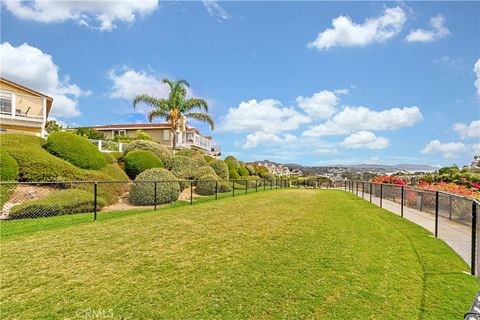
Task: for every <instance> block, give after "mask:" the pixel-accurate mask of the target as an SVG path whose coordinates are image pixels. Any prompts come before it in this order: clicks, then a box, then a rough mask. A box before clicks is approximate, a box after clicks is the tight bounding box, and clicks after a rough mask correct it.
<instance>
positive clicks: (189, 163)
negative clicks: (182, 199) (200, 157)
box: [171, 156, 201, 190]
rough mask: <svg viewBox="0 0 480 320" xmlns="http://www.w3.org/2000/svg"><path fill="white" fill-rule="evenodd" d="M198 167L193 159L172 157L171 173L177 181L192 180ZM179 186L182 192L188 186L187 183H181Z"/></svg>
mask: <svg viewBox="0 0 480 320" xmlns="http://www.w3.org/2000/svg"><path fill="white" fill-rule="evenodd" d="M200 167H201V166H200V165H199V163H198V162H197V161H195V160H194V159H191V158H188V157H184V156H173V161H172V167H171V171H172V173H173V175H174V176H175V177H177V178H178V179H186V180H192V179H194V178H195V173H196V172H197V170H198V169H199V168H200ZM180 186H181V187H182V190H183V189H185V188H186V187H187V186H188V183H187V182H185V181H182V182H180Z"/></svg>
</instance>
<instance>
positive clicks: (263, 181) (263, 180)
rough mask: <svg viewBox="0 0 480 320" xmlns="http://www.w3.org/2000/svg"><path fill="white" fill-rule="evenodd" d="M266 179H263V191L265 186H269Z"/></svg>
mask: <svg viewBox="0 0 480 320" xmlns="http://www.w3.org/2000/svg"><path fill="white" fill-rule="evenodd" d="M265 181H266V180H265V179H263V191H265V188H266V187H267V186H266V184H265Z"/></svg>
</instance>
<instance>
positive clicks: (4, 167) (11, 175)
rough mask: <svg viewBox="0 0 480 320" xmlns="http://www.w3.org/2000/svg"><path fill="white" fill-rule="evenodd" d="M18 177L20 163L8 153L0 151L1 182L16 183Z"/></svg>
mask: <svg viewBox="0 0 480 320" xmlns="http://www.w3.org/2000/svg"><path fill="white" fill-rule="evenodd" d="M17 176H18V163H17V161H16V160H15V158H13V157H12V156H11V155H10V154H9V153H8V152H7V151H5V150H3V149H1V150H0V181H15V180H17Z"/></svg>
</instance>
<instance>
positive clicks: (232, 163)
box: [225, 156, 240, 170]
mask: <svg viewBox="0 0 480 320" xmlns="http://www.w3.org/2000/svg"><path fill="white" fill-rule="evenodd" d="M225 163H226V164H227V166H228V169H235V170H237V169H238V167H240V162H238V160H237V158H235V157H234V156H228V157H226V158H225Z"/></svg>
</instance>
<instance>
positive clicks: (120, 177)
mask: <svg viewBox="0 0 480 320" xmlns="http://www.w3.org/2000/svg"><path fill="white" fill-rule="evenodd" d="M98 171H99V172H101V173H104V174H106V175H107V176H109V177H110V178H112V180H114V181H127V180H128V176H127V174H126V173H125V171H123V170H122V168H120V167H119V166H118V165H117V164H115V163H112V164H107V165H106V166H105V167H103V168H102V169H100V170H98Z"/></svg>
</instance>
